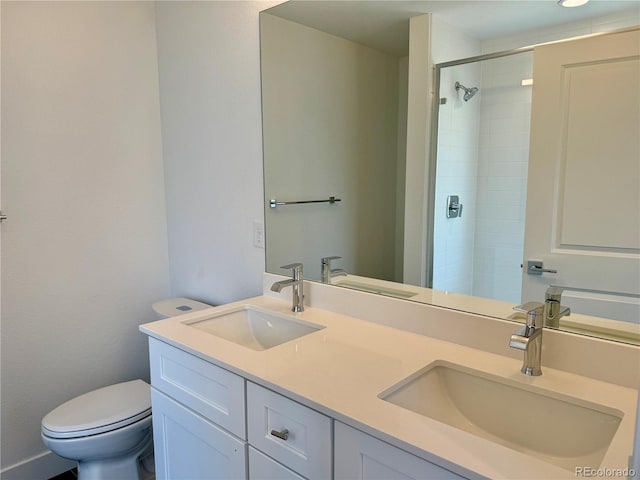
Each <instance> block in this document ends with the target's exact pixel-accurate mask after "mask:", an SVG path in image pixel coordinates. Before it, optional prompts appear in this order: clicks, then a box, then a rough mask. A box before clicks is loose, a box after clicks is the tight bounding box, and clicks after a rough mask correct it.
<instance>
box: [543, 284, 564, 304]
mask: <svg viewBox="0 0 640 480" xmlns="http://www.w3.org/2000/svg"><path fill="white" fill-rule="evenodd" d="M562 292H564V288H563V287H556V286H555V285H551V286H550V287H549V288H547V290H546V291H545V292H544V298H545V300H555V301H557V302H559V301H560V297H561V296H562Z"/></svg>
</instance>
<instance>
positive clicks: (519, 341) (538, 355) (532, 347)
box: [509, 302, 545, 377]
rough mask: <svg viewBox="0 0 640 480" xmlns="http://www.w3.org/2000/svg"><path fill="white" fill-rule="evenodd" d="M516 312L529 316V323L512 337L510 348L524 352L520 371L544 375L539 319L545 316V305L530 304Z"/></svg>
mask: <svg viewBox="0 0 640 480" xmlns="http://www.w3.org/2000/svg"><path fill="white" fill-rule="evenodd" d="M513 309H514V310H515V311H516V312H524V313H526V314H527V323H526V324H525V326H524V327H521V328H519V329H518V331H517V332H516V333H514V334H513V335H511V339H510V340H509V346H510V347H511V348H515V349H517V350H522V351H523V352H524V360H523V362H522V368H521V369H520V371H521V372H522V373H524V374H525V375H530V376H534V377H535V376H538V375H542V368H541V366H540V362H541V360H542V330H543V327H542V325H541V324H540V323H542V322H541V321H539V320H538V317H542V316H543V315H544V310H545V304H544V303H540V302H528V303H525V304H523V305H518V306H516V307H513Z"/></svg>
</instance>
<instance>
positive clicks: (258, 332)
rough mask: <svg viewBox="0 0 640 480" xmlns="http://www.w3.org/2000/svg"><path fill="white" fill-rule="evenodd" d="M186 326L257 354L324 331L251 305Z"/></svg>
mask: <svg viewBox="0 0 640 480" xmlns="http://www.w3.org/2000/svg"><path fill="white" fill-rule="evenodd" d="M184 324H185V325H189V326H190V327H193V328H197V329H198V330H202V331H203V332H207V333H209V334H211V335H215V336H216V337H220V338H224V339H225V340H229V341H230V342H233V343H237V344H238V345H242V346H244V347H248V348H251V349H253V350H267V349H269V348H273V347H275V346H277V345H280V344H282V343H285V342H288V341H290V340H294V339H296V338H300V337H302V336H304V335H309V334H310V333H313V332H316V331H318V330H321V329H323V328H324V327H323V326H321V325H316V324H313V323H309V322H304V321H302V320H299V319H297V318H292V317H287V316H284V315H279V314H276V313H273V312H269V311H266V310H262V309H260V308H256V307H253V306H249V305H245V306H243V307H238V308H236V309H234V310H231V311H226V312H220V313H218V314H216V315H211V316H208V317H206V318H202V319H195V320H189V321H185V322H184Z"/></svg>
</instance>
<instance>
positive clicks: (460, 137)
mask: <svg viewBox="0 0 640 480" xmlns="http://www.w3.org/2000/svg"><path fill="white" fill-rule="evenodd" d="M432 29H433V33H432V46H431V50H432V57H433V60H434V62H435V63H442V62H447V61H450V60H456V59H459V58H465V57H472V56H474V55H478V54H479V52H480V45H479V43H478V42H477V41H476V40H474V39H472V38H470V37H467V36H465V35H464V34H463V33H461V32H460V31H459V30H458V29H456V28H455V27H452V26H451V25H448V24H446V23H444V22H442V21H441V20H439V19H438V18H437V17H436V16H434V17H433V20H432ZM456 81H458V82H460V83H462V84H463V85H465V86H467V87H473V86H479V82H480V66H479V65H477V64H469V65H460V66H456V67H451V68H445V69H442V70H441V79H440V98H441V99H446V103H445V104H442V105H440V112H439V118H438V161H437V171H436V189H435V212H434V233H435V234H434V244H433V248H434V252H433V288H435V289H437V290H447V291H452V292H457V293H466V294H469V295H470V294H472V288H473V275H472V270H471V269H472V267H473V255H474V254H473V243H474V229H475V215H476V209H475V197H476V183H477V173H478V131H479V126H480V125H479V124H480V95H477V96H476V97H474V98H472V99H471V100H470V101H469V102H465V101H464V100H463V99H462V97H463V92H462V90H460V91H456V90H455V87H454V85H455V82H456ZM443 101H444V100H443ZM449 195H459V197H460V202H461V203H462V204H463V205H464V207H463V214H462V217H459V218H447V217H446V212H447V196H449Z"/></svg>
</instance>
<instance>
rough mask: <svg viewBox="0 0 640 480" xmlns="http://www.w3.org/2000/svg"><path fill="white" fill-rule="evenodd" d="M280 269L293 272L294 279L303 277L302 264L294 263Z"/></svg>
mask: <svg viewBox="0 0 640 480" xmlns="http://www.w3.org/2000/svg"><path fill="white" fill-rule="evenodd" d="M280 268H284V269H285V270H289V269H291V270H293V278H294V279H298V277H300V276H302V263H300V262H294V263H290V264H289V265H282V266H281V267H280Z"/></svg>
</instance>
